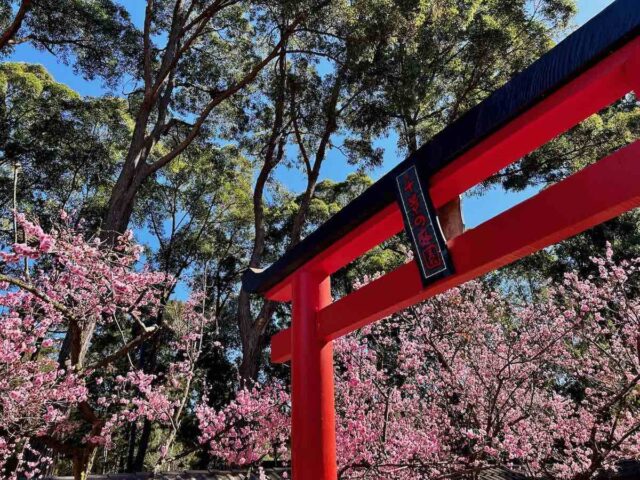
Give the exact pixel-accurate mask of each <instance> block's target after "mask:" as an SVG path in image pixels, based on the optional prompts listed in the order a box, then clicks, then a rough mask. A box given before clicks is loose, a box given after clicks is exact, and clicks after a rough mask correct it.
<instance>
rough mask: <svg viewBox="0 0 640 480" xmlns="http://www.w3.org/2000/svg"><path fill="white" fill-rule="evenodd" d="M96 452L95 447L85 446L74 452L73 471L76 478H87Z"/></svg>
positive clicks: (79, 479)
mask: <svg viewBox="0 0 640 480" xmlns="http://www.w3.org/2000/svg"><path fill="white" fill-rule="evenodd" d="M94 452H95V447H85V448H83V449H81V450H78V451H77V452H75V453H74V454H73V458H72V473H73V478H74V480H86V478H87V476H88V474H89V473H90V472H89V470H90V469H91V463H92V462H93V454H94Z"/></svg>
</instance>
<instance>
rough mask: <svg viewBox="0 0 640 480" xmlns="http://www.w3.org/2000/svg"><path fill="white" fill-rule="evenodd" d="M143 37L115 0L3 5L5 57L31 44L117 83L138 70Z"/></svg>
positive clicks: (27, 0)
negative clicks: (22, 45)
mask: <svg viewBox="0 0 640 480" xmlns="http://www.w3.org/2000/svg"><path fill="white" fill-rule="evenodd" d="M140 39H141V36H140V34H139V32H137V30H136V29H135V27H134V26H133V24H132V22H131V18H130V16H129V13H128V11H127V10H126V8H125V7H124V6H122V5H121V4H120V3H119V2H116V1H112V0H19V1H13V0H0V57H2V56H4V55H6V54H8V53H10V52H11V51H12V50H13V48H14V47H15V46H16V45H20V44H24V43H28V44H30V45H32V46H34V47H35V48H37V49H40V50H45V51H48V52H49V53H51V54H52V55H55V56H56V57H57V58H58V59H59V60H64V61H65V63H67V64H72V65H73V66H74V68H75V70H76V71H77V72H81V73H82V74H83V75H84V76H85V77H87V78H96V77H99V78H102V79H103V80H106V81H107V82H109V83H113V82H115V81H117V80H118V79H120V78H121V76H122V73H123V72H126V71H129V70H130V69H131V68H133V67H134V65H135V62H134V60H135V54H136V50H137V48H136V47H137V45H138V44H139V43H140Z"/></svg>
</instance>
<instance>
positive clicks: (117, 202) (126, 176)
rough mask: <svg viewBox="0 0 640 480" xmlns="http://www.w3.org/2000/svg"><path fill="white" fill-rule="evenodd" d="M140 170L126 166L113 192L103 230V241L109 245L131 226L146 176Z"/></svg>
mask: <svg viewBox="0 0 640 480" xmlns="http://www.w3.org/2000/svg"><path fill="white" fill-rule="evenodd" d="M139 170H140V169H137V170H136V169H134V168H127V167H126V166H125V168H123V169H122V172H121V173H120V177H119V178H118V181H117V182H116V184H115V185H114V187H113V190H112V191H111V197H110V199H109V206H108V209H107V213H106V214H105V217H104V222H103V224H102V228H101V237H102V239H103V240H106V241H107V242H109V243H114V242H115V240H116V238H117V237H118V236H119V235H120V234H122V233H123V232H124V231H125V230H126V229H127V227H128V226H129V221H130V220H131V215H132V214H133V207H134V205H135V200H136V195H137V193H138V190H139V188H140V186H141V185H142V182H143V181H144V176H143V175H142V173H141V172H140V171H139Z"/></svg>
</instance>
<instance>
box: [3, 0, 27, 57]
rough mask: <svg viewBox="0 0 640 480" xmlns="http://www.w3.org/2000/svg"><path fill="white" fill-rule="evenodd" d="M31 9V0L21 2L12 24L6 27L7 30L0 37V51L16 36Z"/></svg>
mask: <svg viewBox="0 0 640 480" xmlns="http://www.w3.org/2000/svg"><path fill="white" fill-rule="evenodd" d="M30 8H31V0H22V3H21V4H20V8H19V9H18V12H17V13H16V16H15V18H14V19H13V22H11V24H10V25H9V26H8V27H7V29H6V30H5V31H4V32H3V33H2V36H0V50H2V49H3V48H4V47H5V46H7V44H9V43H10V42H11V40H12V39H13V37H14V36H15V35H16V33H17V32H18V30H20V27H21V26H22V21H23V20H24V17H25V16H26V15H27V11H29V9H30Z"/></svg>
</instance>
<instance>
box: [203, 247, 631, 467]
mask: <svg viewBox="0 0 640 480" xmlns="http://www.w3.org/2000/svg"><path fill="white" fill-rule="evenodd" d="M593 261H594V262H595V263H596V265H597V266H598V268H599V272H600V274H599V276H598V277H597V278H593V277H589V278H580V277H579V276H578V275H576V274H569V275H567V276H566V278H565V281H564V283H563V284H562V285H549V286H547V287H546V288H544V289H543V290H542V291H540V292H536V293H535V294H532V295H531V297H530V298H526V299H522V298H513V297H511V296H509V295H508V294H507V293H506V291H505V290H496V289H490V288H489V287H487V286H486V285H484V284H483V283H481V282H471V283H468V284H466V285H464V286H462V287H460V288H457V289H452V290H450V291H448V292H447V293H445V294H442V295H439V296H438V297H436V298H434V299H432V300H430V301H427V302H425V303H423V304H420V305H418V306H415V307H413V308H410V309H408V310H407V311H405V312H402V313H401V314H398V315H395V316H393V317H392V318H389V319H387V320H386V321H385V322H382V323H379V324H376V325H374V326H370V327H367V328H365V329H363V330H362V331H360V332H358V333H357V334H355V335H351V336H349V337H346V338H344V339H341V340H339V341H337V342H336V345H335V353H336V376H337V378H336V408H337V412H338V421H337V442H338V459H339V468H340V478H377V479H385V478H399V479H403V478H406V479H409V478H416V475H420V476H421V478H430V479H439V478H448V476H450V475H451V474H453V473H462V472H468V473H471V472H476V471H478V470H481V469H482V468H485V467H487V466H490V465H504V466H508V467H511V468H514V469H518V470H522V471H525V472H526V473H529V474H531V475H536V476H542V477H547V478H562V479H572V480H582V479H589V478H594V477H595V476H596V475H597V474H598V473H599V472H601V471H602V470H604V469H613V468H615V466H616V463H617V462H618V461H619V460H622V459H629V458H638V457H640V412H639V409H640V398H639V394H640V385H639V382H640V322H639V314H640V302H639V301H638V299H637V287H638V278H637V277H638V266H639V265H640V260H635V261H632V262H622V263H620V264H617V263H616V262H614V260H613V254H612V251H611V249H610V248H609V249H608V250H607V252H606V256H605V258H602V259H593ZM288 405H289V398H288V397H287V396H286V394H284V393H283V392H282V390H281V388H274V387H266V388H262V389H258V388H256V389H254V390H253V391H251V392H248V391H243V392H241V395H239V397H238V399H237V400H236V402H235V403H233V404H232V405H230V406H228V407H227V408H226V409H223V410H222V411H219V412H214V411H212V410H211V409H208V408H207V407H206V406H201V407H200V408H199V414H198V416H199V419H200V425H201V428H202V437H201V441H202V442H204V443H206V444H207V445H208V446H209V448H210V451H211V453H212V454H214V455H216V456H219V457H221V458H224V459H225V460H227V461H229V462H231V463H246V462H256V461H260V460H261V459H262V458H264V456H265V455H268V454H269V452H270V449H272V448H273V447H274V446H277V447H278V448H280V449H281V448H282V445H283V431H282V430H281V428H284V427H283V425H287V423H286V422H285V420H286V419H285V418H283V413H286V412H288ZM276 412H277V413H276ZM273 415H278V429H279V430H278V435H277V436H274V429H273V428H274V427H273V425H272V416H273ZM256 446H258V447H259V448H256Z"/></svg>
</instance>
